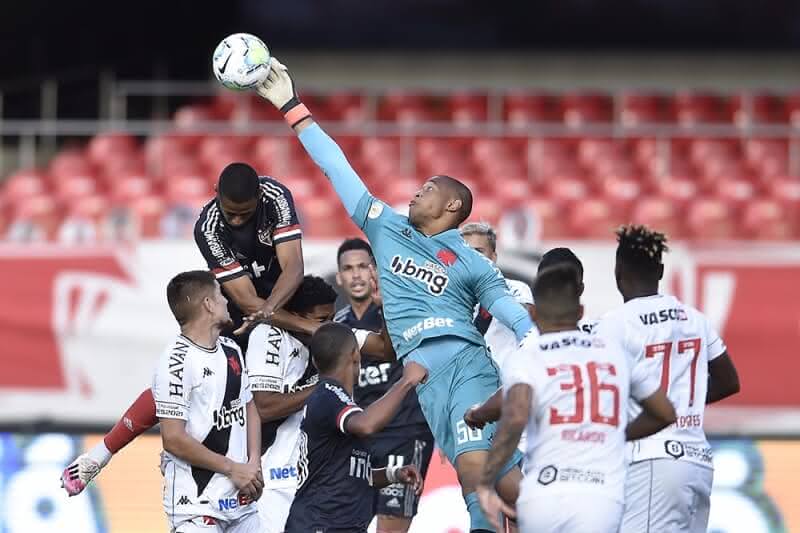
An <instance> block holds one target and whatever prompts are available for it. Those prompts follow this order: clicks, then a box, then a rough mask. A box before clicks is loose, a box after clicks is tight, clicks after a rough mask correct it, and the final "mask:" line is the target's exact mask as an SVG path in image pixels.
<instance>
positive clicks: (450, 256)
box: [436, 248, 458, 266]
mask: <svg viewBox="0 0 800 533" xmlns="http://www.w3.org/2000/svg"><path fill="white" fill-rule="evenodd" d="M436 258H437V259H438V260H439V261H441V262H442V264H444V265H445V266H453V265H454V264H456V261H458V256H457V255H456V254H455V252H454V251H452V250H448V249H447V248H442V249H441V250H439V251H438V252H436Z"/></svg>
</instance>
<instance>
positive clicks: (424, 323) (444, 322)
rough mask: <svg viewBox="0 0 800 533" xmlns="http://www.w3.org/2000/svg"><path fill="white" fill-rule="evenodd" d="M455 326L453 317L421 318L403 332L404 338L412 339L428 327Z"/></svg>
mask: <svg viewBox="0 0 800 533" xmlns="http://www.w3.org/2000/svg"><path fill="white" fill-rule="evenodd" d="M453 326H455V322H454V321H453V319H452V318H441V317H437V318H433V317H431V318H426V319H425V320H420V321H419V322H417V323H416V324H414V325H413V326H411V327H410V328H408V329H407V330H405V331H404V332H403V338H404V339H405V340H406V341H410V340H411V339H413V338H414V337H416V336H417V335H419V334H420V333H422V332H423V331H425V330H427V329H434V328H452V327H453Z"/></svg>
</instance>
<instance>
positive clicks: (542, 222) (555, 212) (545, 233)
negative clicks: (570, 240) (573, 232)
mask: <svg viewBox="0 0 800 533" xmlns="http://www.w3.org/2000/svg"><path fill="white" fill-rule="evenodd" d="M524 206H525V207H527V208H528V209H529V210H530V212H531V213H533V214H534V216H535V218H536V219H537V220H538V222H539V226H540V228H541V238H542V239H558V238H563V237H566V236H568V235H569V227H568V225H567V217H566V216H564V215H565V208H564V204H563V203H562V202H557V201H555V200H552V199H550V198H547V197H542V196H534V198H532V199H530V200H528V201H527V202H525V204H524Z"/></svg>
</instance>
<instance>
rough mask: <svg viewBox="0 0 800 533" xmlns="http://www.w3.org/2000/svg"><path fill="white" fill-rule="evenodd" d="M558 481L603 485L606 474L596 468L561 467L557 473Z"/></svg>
mask: <svg viewBox="0 0 800 533" xmlns="http://www.w3.org/2000/svg"><path fill="white" fill-rule="evenodd" d="M558 481H559V482H572V483H589V484H591V485H605V483H606V475H605V473H603V472H600V471H598V470H585V469H583V468H562V469H561V471H559V473H558Z"/></svg>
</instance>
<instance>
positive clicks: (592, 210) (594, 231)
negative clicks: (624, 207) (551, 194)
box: [568, 198, 627, 239]
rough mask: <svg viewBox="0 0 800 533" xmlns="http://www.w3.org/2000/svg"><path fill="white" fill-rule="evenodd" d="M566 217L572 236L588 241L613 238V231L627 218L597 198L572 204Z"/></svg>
mask: <svg viewBox="0 0 800 533" xmlns="http://www.w3.org/2000/svg"><path fill="white" fill-rule="evenodd" d="M568 217H569V227H570V229H571V232H572V235H574V236H575V237H579V238H588V239H611V238H613V236H614V229H615V228H616V227H618V226H619V225H620V224H621V223H623V222H625V220H626V218H627V217H626V215H625V214H624V213H623V212H621V211H620V210H618V209H617V210H615V209H613V208H612V206H611V205H610V204H609V203H607V202H606V201H604V200H601V199H599V198H590V199H586V200H582V201H577V202H573V203H572V206H571V207H570V209H569V214H568Z"/></svg>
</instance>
